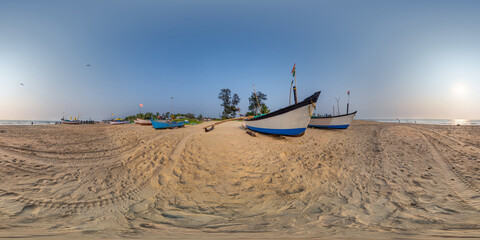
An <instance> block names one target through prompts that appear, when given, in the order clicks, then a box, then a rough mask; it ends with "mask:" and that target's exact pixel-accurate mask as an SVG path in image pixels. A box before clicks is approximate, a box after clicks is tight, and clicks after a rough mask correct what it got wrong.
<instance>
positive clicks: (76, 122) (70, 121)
mask: <svg viewBox="0 0 480 240" xmlns="http://www.w3.org/2000/svg"><path fill="white" fill-rule="evenodd" d="M80 123H81V122H80V120H62V124H80Z"/></svg>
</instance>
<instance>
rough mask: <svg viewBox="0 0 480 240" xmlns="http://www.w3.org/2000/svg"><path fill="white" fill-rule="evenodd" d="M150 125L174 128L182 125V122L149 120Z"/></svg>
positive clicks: (158, 127) (159, 127)
mask: <svg viewBox="0 0 480 240" xmlns="http://www.w3.org/2000/svg"><path fill="white" fill-rule="evenodd" d="M151 123H152V126H153V128H155V129H165V128H176V127H183V126H184V125H183V124H184V123H183V122H167V121H162V120H153V119H152V120H151Z"/></svg>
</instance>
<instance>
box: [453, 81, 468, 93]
mask: <svg viewBox="0 0 480 240" xmlns="http://www.w3.org/2000/svg"><path fill="white" fill-rule="evenodd" d="M465 92H466V88H465V85H463V84H461V83H457V84H455V86H453V93H454V94H455V95H459V96H461V95H464V94H465Z"/></svg>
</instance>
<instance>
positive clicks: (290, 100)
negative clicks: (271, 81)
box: [288, 80, 293, 106]
mask: <svg viewBox="0 0 480 240" xmlns="http://www.w3.org/2000/svg"><path fill="white" fill-rule="evenodd" d="M292 87H293V80H292V82H291V83H290V96H289V97H288V106H290V105H291V102H292Z"/></svg>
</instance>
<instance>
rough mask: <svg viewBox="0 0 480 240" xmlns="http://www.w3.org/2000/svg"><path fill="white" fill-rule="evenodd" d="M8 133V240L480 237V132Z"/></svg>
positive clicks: (4, 224)
mask: <svg viewBox="0 0 480 240" xmlns="http://www.w3.org/2000/svg"><path fill="white" fill-rule="evenodd" d="M204 126H205V124H202V125H196V126H187V127H185V128H181V129H169V130H154V129H153V128H152V127H151V126H150V127H148V126H139V125H134V124H129V125H119V126H110V125H107V124H95V125H78V126H68V125H49V126H0V238H39V239H51V238H57V239H63V238H67V237H68V238H156V239H158V238H160V239H172V238H173V239H184V238H195V239H209V238H219V239H244V238H256V239H277V238H285V239H291V238H294V239H301V238H309V239H310V238H324V239H331V238H339V239H343V238H354V239H385V238H412V239H438V238H449V239H451V238H463V239H464V238H480V126H433V125H419V124H394V123H376V122H368V121H354V123H353V124H352V125H351V126H350V127H349V128H348V129H347V130H320V129H307V131H306V134H305V135H304V136H303V137H298V138H291V137H287V138H286V137H277V136H270V135H262V134H256V137H252V136H250V135H248V134H246V133H245V132H246V131H245V128H244V127H243V123H242V122H229V123H224V124H221V125H218V126H216V127H215V130H213V131H211V132H208V133H205V132H204V131H203V128H202V127H204Z"/></svg>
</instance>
